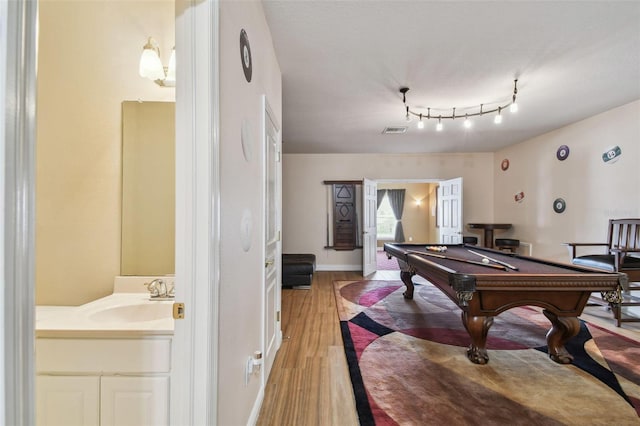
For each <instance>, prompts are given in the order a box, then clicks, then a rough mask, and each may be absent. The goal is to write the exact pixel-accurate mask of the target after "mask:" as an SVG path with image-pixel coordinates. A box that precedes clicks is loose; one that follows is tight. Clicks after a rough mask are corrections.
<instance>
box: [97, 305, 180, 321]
mask: <svg viewBox="0 0 640 426" xmlns="http://www.w3.org/2000/svg"><path fill="white" fill-rule="evenodd" d="M171 317H172V304H171V303H160V302H151V303H143V304H136V305H121V306H113V307H110V308H106V309H103V310H101V311H98V312H95V313H93V314H91V316H90V318H91V320H93V321H104V322H111V323H113V322H118V323H119V322H140V321H154V320H159V319H167V318H171Z"/></svg>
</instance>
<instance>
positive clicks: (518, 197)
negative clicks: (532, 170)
mask: <svg viewBox="0 0 640 426" xmlns="http://www.w3.org/2000/svg"><path fill="white" fill-rule="evenodd" d="M513 198H514V200H516V203H521V202H522V200H524V192H522V191H520V192H518V193H517V194H516V195H515V196H514V197H513Z"/></svg>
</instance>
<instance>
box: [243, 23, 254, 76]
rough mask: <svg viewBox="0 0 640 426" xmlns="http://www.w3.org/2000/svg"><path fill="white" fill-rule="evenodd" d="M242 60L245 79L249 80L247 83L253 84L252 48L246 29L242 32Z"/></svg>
mask: <svg viewBox="0 0 640 426" xmlns="http://www.w3.org/2000/svg"><path fill="white" fill-rule="evenodd" d="M240 60H241V61H242V70H243V71H244V78H246V79H247V82H251V68H252V59H251V47H250V46H249V38H248V37H247V33H246V32H245V31H244V29H243V30H241V31H240Z"/></svg>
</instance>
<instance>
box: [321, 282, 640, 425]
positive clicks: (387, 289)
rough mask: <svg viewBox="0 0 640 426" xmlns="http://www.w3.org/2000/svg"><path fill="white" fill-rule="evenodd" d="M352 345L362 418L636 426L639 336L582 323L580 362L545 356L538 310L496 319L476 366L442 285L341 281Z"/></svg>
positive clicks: (575, 349) (576, 348) (341, 307)
mask: <svg viewBox="0 0 640 426" xmlns="http://www.w3.org/2000/svg"><path fill="white" fill-rule="evenodd" d="M334 286H335V294H336V300H337V305H338V312H339V316H340V325H341V328H342V335H343V339H344V346H345V352H346V355H347V361H348V363H349V370H350V374H351V380H352V384H353V389H354V394H355V398H356V407H357V409H358V415H359V418H360V422H361V424H363V425H373V424H376V425H432V424H433V425H441V424H455V425H505V424H509V425H563V424H564V425H566V424H570V425H572V424H575V425H587V424H588V425H600V424H601V425H605V424H606V425H638V424H640V417H639V414H640V368H639V367H638V365H637V364H638V362H639V361H640V342H637V341H634V340H631V339H629V338H626V337H624V336H621V335H618V334H616V333H612V332H610V331H608V330H605V329H603V328H600V327H597V326H595V325H593V324H587V323H585V322H582V326H581V331H580V333H579V334H578V335H577V336H576V337H574V338H573V339H571V340H570V341H569V342H568V343H567V349H568V350H569V352H570V353H571V354H572V355H574V357H575V359H574V362H573V364H570V365H561V364H557V363H555V362H553V361H552V360H551V359H549V357H548V356H547V351H546V349H547V348H546V341H545V334H546V331H547V330H548V328H549V326H550V324H549V322H548V320H547V319H546V318H545V317H544V315H543V314H542V313H541V312H540V309H538V308H529V307H522V308H515V309H511V310H509V311H507V312H503V313H502V314H500V315H499V316H497V317H496V318H495V322H494V324H493V326H492V327H491V329H490V330H489V337H488V339H487V348H488V351H489V357H490V361H489V363H488V364H486V365H476V364H473V363H471V362H470V361H469V360H468V359H467V357H466V347H467V346H468V345H469V335H468V334H467V332H466V330H465V329H464V326H463V324H462V321H461V319H460V313H461V311H460V309H459V308H458V307H457V306H456V305H455V304H453V302H451V301H450V300H449V299H448V298H447V297H446V296H445V295H444V294H443V293H441V292H440V291H439V290H438V289H437V288H435V287H434V286H432V285H429V284H422V285H419V284H418V285H416V290H415V295H414V299H413V300H406V299H404V297H403V296H402V292H403V291H404V285H403V284H402V282H400V281H367V280H364V281H336V282H335V283H334Z"/></svg>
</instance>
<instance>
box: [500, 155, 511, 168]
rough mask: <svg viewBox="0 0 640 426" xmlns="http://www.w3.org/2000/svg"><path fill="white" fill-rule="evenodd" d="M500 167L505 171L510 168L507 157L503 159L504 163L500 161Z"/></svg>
mask: <svg viewBox="0 0 640 426" xmlns="http://www.w3.org/2000/svg"><path fill="white" fill-rule="evenodd" d="M500 168H501V169H502V171H505V170H507V169H508V168H509V160H508V159H507V158H505V159H504V160H502V163H500Z"/></svg>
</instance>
